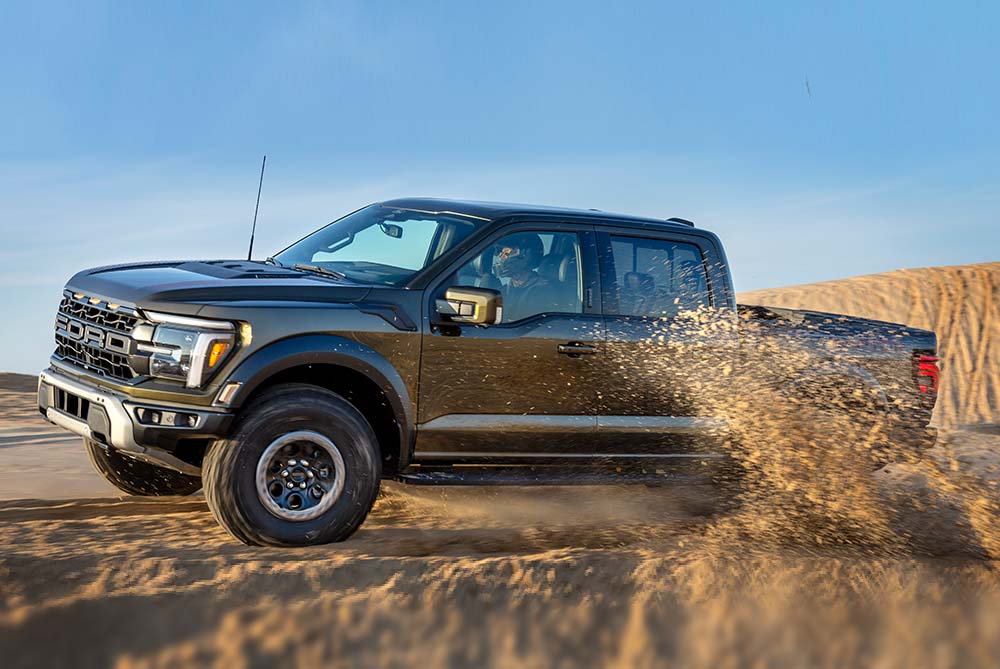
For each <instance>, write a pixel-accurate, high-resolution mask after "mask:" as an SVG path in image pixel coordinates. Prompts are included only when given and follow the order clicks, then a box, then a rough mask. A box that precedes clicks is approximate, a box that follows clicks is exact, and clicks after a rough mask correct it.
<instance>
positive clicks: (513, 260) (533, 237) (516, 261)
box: [493, 232, 545, 278]
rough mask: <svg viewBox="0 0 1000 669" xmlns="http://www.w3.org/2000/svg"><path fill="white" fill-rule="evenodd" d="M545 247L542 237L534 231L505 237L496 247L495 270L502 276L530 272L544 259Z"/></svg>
mask: <svg viewBox="0 0 1000 669" xmlns="http://www.w3.org/2000/svg"><path fill="white" fill-rule="evenodd" d="M544 248H545V247H544V246H543V245H542V238H541V237H539V236H538V235H537V234H536V233H534V232H519V233H516V234H513V235H510V236H508V237H504V238H503V239H502V240H500V243H498V244H497V245H496V248H495V249H494V260H493V271H494V272H495V273H496V275H497V276H499V277H501V278H506V277H511V276H517V275H518V274H524V273H525V272H530V271H531V270H533V269H535V268H536V267H538V264H539V263H540V262H541V261H542V255H543V254H544Z"/></svg>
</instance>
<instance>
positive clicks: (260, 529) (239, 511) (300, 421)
mask: <svg viewBox="0 0 1000 669" xmlns="http://www.w3.org/2000/svg"><path fill="white" fill-rule="evenodd" d="M202 477H203V479H204V481H205V498H206V500H207V501H208V505H209V508H210V509H211V510H212V513H213V515H214V516H215V518H216V519H217V520H218V521H219V523H220V524H221V525H222V526H223V527H224V528H225V529H226V530H227V531H228V532H229V533H230V534H232V535H233V536H234V537H236V538H237V539H239V540H240V541H242V542H243V543H246V544H250V545H270V546H304V545H313V544H325V543H330V542H334V541H343V540H344V539H346V538H348V537H349V536H351V534H353V533H354V532H355V531H356V530H357V529H358V527H359V526H360V525H361V523H362V521H363V520H364V519H365V516H366V515H367V514H368V511H369V510H370V509H371V507H372V504H374V502H375V497H376V495H377V494H378V488H379V479H380V477H381V462H380V460H379V451H378V443H377V441H376V439H375V434H374V432H373V431H372V428H371V426H370V425H369V424H368V422H367V421H366V420H365V418H364V416H363V415H361V413H360V412H359V411H358V410H357V409H356V408H355V407H354V406H353V405H352V404H350V403H349V402H347V400H345V399H344V398H342V397H340V396H339V395H337V394H335V393H332V392H330V391H328V390H324V389H322V388H317V387H315V386H310V385H305V384H287V385H280V386H275V387H274V388H271V389H269V390H267V391H265V392H264V393H263V394H261V395H260V396H259V397H258V398H257V399H256V400H254V401H253V402H252V403H251V404H250V405H248V406H247V407H246V408H245V409H244V411H243V413H242V415H241V417H240V419H239V420H238V422H237V424H236V425H235V427H234V428H233V431H232V434H231V436H230V437H229V438H227V439H220V440H218V441H216V442H214V443H213V444H212V445H211V446H210V447H209V449H208V453H206V455H205V461H204V468H203V474H202Z"/></svg>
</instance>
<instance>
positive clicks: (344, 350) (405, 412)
mask: <svg viewBox="0 0 1000 669" xmlns="http://www.w3.org/2000/svg"><path fill="white" fill-rule="evenodd" d="M307 365H337V366H339V367H347V368H349V369H351V370H354V371H356V372H359V373H361V374H364V375H365V376H366V377H368V378H369V379H371V380H372V381H374V382H375V384H376V385H378V387H379V388H380V389H381V390H382V392H383V393H385V396H386V397H387V398H388V400H389V403H390V405H391V406H392V411H393V414H395V418H396V423H397V425H398V426H399V450H400V453H399V457H400V465H401V466H404V463H406V462H408V461H409V457H410V454H411V453H412V452H413V435H414V415H413V403H412V401H411V398H410V393H409V391H408V390H407V388H406V384H405V383H404V382H403V378H402V377H401V376H400V375H399V372H397V371H396V368H395V367H393V366H392V363H390V362H389V361H388V360H386V359H385V358H384V357H383V356H382V355H381V354H380V353H378V352H377V351H375V350H374V349H372V348H370V347H368V346H365V345H364V344H362V343H360V342H357V341H354V340H353V339H347V338H346V337H339V336H336V335H326V334H310V335H299V336H295V337H289V338H288V339H281V340H279V341H276V342H274V343H272V344H268V345H267V346H265V347H264V348H262V349H260V350H259V351H257V352H255V353H253V354H252V355H251V356H250V357H248V358H247V359H246V360H244V361H243V362H242V363H240V365H239V366H238V367H237V368H236V370H235V371H234V372H233V373H232V374H230V375H229V377H228V378H227V379H226V384H229V383H234V382H235V383H239V384H240V387H239V389H238V390H237V391H236V393H235V394H234V395H233V396H232V398H231V399H230V401H229V404H228V406H229V407H230V408H233V409H238V408H239V407H240V406H242V405H243V403H244V402H246V400H247V399H248V398H249V397H250V396H251V395H253V392H254V391H255V390H256V389H257V388H258V387H259V386H260V385H261V384H262V383H264V382H266V381H267V380H268V379H270V378H272V377H273V376H274V375H275V374H278V373H279V372H282V371H285V370H287V369H292V368H293V367H303V366H307Z"/></svg>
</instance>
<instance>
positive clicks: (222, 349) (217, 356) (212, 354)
mask: <svg viewBox="0 0 1000 669" xmlns="http://www.w3.org/2000/svg"><path fill="white" fill-rule="evenodd" d="M228 350H229V342H226V341H217V342H214V343H213V344H212V348H211V349H209V351H208V366H209V368H212V367H215V364H216V363H217V362H219V360H221V359H222V357H223V356H224V355H225V354H226V351H228Z"/></svg>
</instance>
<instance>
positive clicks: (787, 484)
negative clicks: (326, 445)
mask: <svg viewBox="0 0 1000 669" xmlns="http://www.w3.org/2000/svg"><path fill="white" fill-rule="evenodd" d="M921 272H924V273H930V274H932V275H933V276H929V277H925V278H924V279H921V278H920V276H919V273H921ZM998 275H1000V264H993V265H978V266H971V267H963V268H935V269H931V270H912V271H908V272H903V273H890V274H887V275H879V276H876V277H859V278H857V279H851V280H847V281H845V282H836V283H833V284H826V285H824V287H823V288H817V287H813V286H806V287H793V288H789V289H784V290H783V291H769V292H768V293H767V294H766V297H768V298H770V299H767V300H764V299H759V297H760V294H756V295H753V296H751V298H752V299H748V300H746V301H748V302H754V301H756V302H763V303H778V300H779V299H780V300H781V302H780V303H781V304H783V305H784V306H800V304H801V305H803V306H808V307H811V308H823V309H827V310H835V311H836V310H842V311H848V312H850V313H856V314H858V315H866V316H872V317H881V318H887V319H891V320H901V321H904V322H909V323H911V324H913V325H915V326H924V327H926V326H927V325H932V326H933V327H935V329H936V330H937V331H938V332H939V334H942V333H943V335H942V337H941V340H942V341H941V344H942V352H943V353H944V354H945V358H946V364H947V365H948V367H947V368H946V369H947V371H948V374H951V375H952V378H951V379H950V380H949V381H948V382H947V383H949V384H951V385H949V386H947V387H946V388H945V395H946V397H945V398H944V399H943V402H944V405H943V406H942V409H941V411H940V412H938V414H937V416H936V421H937V422H938V424H939V425H940V426H941V427H942V428H943V430H944V438H943V439H942V442H941V443H940V444H939V446H937V447H936V448H935V449H934V450H933V451H932V453H931V455H930V457H929V458H927V459H926V460H925V461H924V462H921V463H909V464H896V465H890V466H888V467H887V468H885V469H883V470H882V471H880V472H878V473H877V474H875V475H874V476H873V475H872V474H870V473H869V472H867V471H865V472H860V473H858V472H848V473H843V472H842V473H840V474H839V475H838V476H835V477H829V476H824V475H822V474H820V475H817V469H820V470H822V471H825V470H828V469H830V468H831V467H830V465H831V464H836V463H830V462H828V461H827V460H822V461H819V462H820V464H821V465H822V467H820V468H817V467H816V466H814V465H815V463H816V462H817V461H818V460H817V458H816V454H817V453H825V451H824V449H823V446H824V444H823V442H822V439H823V437H822V435H818V434H817V433H816V432H815V431H814V430H813V429H812V428H813V426H812V422H811V421H809V420H808V417H795V416H793V417H791V418H788V417H786V419H788V420H787V421H786V422H785V423H783V424H781V425H780V430H775V431H772V432H769V433H768V437H767V438H765V439H761V440H760V442H761V444H760V446H759V447H757V448H755V449H754V450H753V453H752V456H751V457H750V459H751V461H752V462H754V463H756V464H759V465H761V467H760V470H761V471H762V472H763V474H762V475H761V476H760V477H759V478H757V479H754V480H753V483H752V484H751V485H750V486H748V487H747V488H741V489H740V491H739V493H738V496H736V495H737V493H736V492H735V491H734V490H733V489H731V488H728V487H709V486H693V485H688V486H683V487H677V488H663V489H647V488H637V487H629V488H615V487H581V488H559V489H545V490H537V489H499V490H495V489H474V488H465V489H446V488H439V489H427V488H407V487H403V486H398V485H392V484H389V485H386V486H385V489H384V493H383V495H382V497H381V498H380V500H379V502H378V503H377V504H376V507H375V509H374V510H373V512H372V514H371V516H370V517H369V519H368V521H367V522H366V523H365V525H364V526H363V528H362V529H361V530H360V532H359V533H358V534H357V535H356V536H355V537H354V538H352V539H351V540H350V541H348V542H345V543H343V544H339V545H335V546H324V547H317V548H311V549H297V550H287V549H280V550H279V549H260V548H247V547H244V546H242V545H239V544H236V543H234V542H233V541H232V540H231V539H230V538H229V537H228V536H227V535H226V534H225V533H224V532H223V531H222V530H221V529H219V528H218V526H217V525H216V524H215V522H214V520H213V519H212V517H211V515H210V514H209V512H208V510H207V508H206V506H205V503H204V501H203V500H202V499H201V498H200V496H198V495H195V496H194V497H191V498H165V499H157V500H149V499H137V498H129V497H120V496H118V495H117V494H116V491H115V490H114V489H113V488H111V487H110V486H108V485H107V484H106V483H104V481H103V480H102V479H100V478H99V477H98V475H97V474H96V473H93V472H92V471H91V469H90V466H89V463H88V462H87V460H86V457H85V455H84V454H83V451H82V449H81V448H80V446H79V444H78V442H77V440H76V439H73V438H67V437H66V436H65V434H64V433H62V432H60V431H59V430H57V429H55V428H52V427H51V426H48V425H47V424H46V423H44V422H43V421H41V420H40V419H39V418H38V417H37V415H36V410H35V408H34V396H33V393H31V392H24V390H25V385H24V383H22V384H21V386H17V384H16V383H15V382H14V381H12V380H11V379H9V378H8V379H4V380H3V382H4V384H5V385H6V386H7V387H17V388H19V389H20V390H19V391H14V390H9V391H2V392H0V658H3V659H2V660H0V666H3V667H10V668H14V667H39V666H73V667H191V666H224V667H227V668H229V667H232V668H239V667H265V666H266V667H272V666H289V665H293V666H310V667H324V666H331V667H355V666H357V667H372V666H388V667H392V666H449V667H486V666H495V667H658V666H665V665H668V664H669V665H676V666H683V667H706V668H708V667H712V668H725V667H746V666H759V667H831V668H833V667H838V668H839V667H845V666H872V667H995V666H996V665H997V660H996V658H997V657H1000V625H997V622H996V614H997V612H998V611H1000V574H998V571H997V567H998V566H1000V562H998V560H1000V530H998V527H997V519H998V518H1000V513H998V509H1000V494H998V481H1000V431H998V430H997V428H996V427H995V426H993V425H988V424H987V423H997V422H1000V419H998V414H997V411H998V409H997V399H996V392H997V387H998V386H997V382H998V378H997V377H998V375H1000V374H998V372H997V368H996V366H997V357H996V352H997V348H996V347H997V330H996V328H997V322H998V319H997V317H996V315H995V312H996V309H997V304H996V297H995V296H996V295H1000V292H998V291H997V288H996V286H997V278H998ZM900 277H902V278H900ZM852 282H854V284H857V285H856V286H854V287H848V288H845V287H844V286H845V284H851V283H852ZM922 282H923V283H924V284H926V286H927V287H926V288H925V290H924V292H921V290H920V286H921V285H922ZM897 283H898V286H897ZM888 284H891V285H889V286H888V287H886V286H887V285H888ZM857 286H861V288H858V287H857ZM830 291H834V292H836V291H841V296H840V298H838V299H841V300H842V302H840V303H839V304H840V305H841V306H840V307H838V304H837V303H833V302H824V301H822V299H821V297H822V295H825V294H826V293H827V292H830ZM962 291H964V292H962ZM987 291H993V292H992V293H988V292H987ZM984 293H986V294H987V295H992V296H993V297H991V298H990V300H992V302H991V303H988V301H984V298H983V295H984ZM862 294H863V295H867V296H868V297H867V298H862V297H859V295H862ZM914 295H916V296H917V297H914ZM893 296H896V298H893ZM935 296H936V297H935ZM945 298H947V299H949V300H954V301H955V305H952V306H947V307H945V306H942V305H941V301H942V299H945ZM893 299H896V300H897V302H898V303H895V302H893ZM810 300H812V301H811V302H810ZM866 300H867V301H866ZM841 307H843V308H841ZM942 314H945V315H942ZM921 319H925V320H924V321H922V320H921ZM941 319H945V320H946V321H947V322H942V321H941ZM977 319H978V320H977ZM952 323H960V324H962V325H961V327H956V326H952V325H951V324H952ZM982 350H986V351H987V353H986V354H981V351H982ZM946 378H948V376H946ZM28 387H30V382H29V383H28ZM963 389H965V390H963ZM970 424H971V425H973V427H969V425H970ZM981 424H982V425H981ZM789 453H794V454H795V457H790V456H789ZM824 457H827V456H825V455H824Z"/></svg>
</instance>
